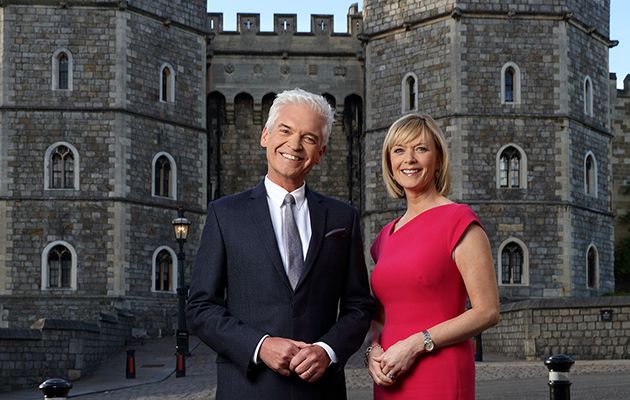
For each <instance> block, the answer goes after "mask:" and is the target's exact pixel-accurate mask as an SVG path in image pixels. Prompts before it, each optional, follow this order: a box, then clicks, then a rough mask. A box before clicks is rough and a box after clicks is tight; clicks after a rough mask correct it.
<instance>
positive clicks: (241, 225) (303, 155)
mask: <svg viewBox="0 0 630 400" xmlns="http://www.w3.org/2000/svg"><path fill="white" fill-rule="evenodd" d="M333 121H334V111H333V110H332V109H331V107H330V106H329V105H328V103H327V102H326V100H325V99H324V98H323V97H322V96H319V95H314V94H312V93H308V92H306V91H303V90H300V89H295V90H289V91H285V92H283V93H280V94H279V95H278V96H277V98H276V99H275V101H274V103H273V105H272V106H271V109H270V110H269V117H268V120H267V123H266V124H265V127H264V129H263V131H262V135H261V138H260V144H261V146H262V147H264V148H265V149H266V155H267V176H266V177H265V179H264V181H263V182H261V183H260V184H259V185H258V186H256V187H254V188H253V189H250V190H248V191H246V192H243V193H240V194H236V195H233V196H229V197H226V198H223V199H220V200H217V201H214V202H211V203H210V204H209V205H208V215H207V218H206V225H205V228H204V231H203V234H202V237H201V242H200V245H199V251H198V254H197V258H196V261H195V265H194V269H193V273H192V279H191V286H190V294H189V300H188V306H187V316H188V321H189V326H190V328H191V331H193V332H194V333H195V334H196V335H197V336H198V337H199V338H200V339H201V340H203V341H204V342H205V343H206V344H208V345H209V346H210V347H211V348H213V349H214V350H215V351H216V352H217V382H218V383H217V399H218V400H222V399H274V400H275V399H280V400H282V399H295V400H305V399H306V400H308V399H345V398H346V389H345V377H344V373H343V366H344V365H345V363H346V361H347V360H348V358H349V357H350V356H351V355H352V354H353V353H354V352H355V351H357V349H358V348H359V347H360V345H361V343H362V342H363V339H364V337H365V334H366V332H367V330H368V328H369V324H370V320H371V317H372V314H373V309H374V303H373V299H372V297H371V295H370V291H369V285H368V279H367V271H366V268H365V261H364V258H363V246H362V241H361V232H360V227H359V215H358V212H357V211H356V209H354V208H352V207H350V206H349V205H347V204H345V203H343V202H341V201H338V200H334V199H331V198H329V197H325V196H323V195H321V194H318V193H315V192H312V191H310V190H309V189H308V188H306V186H305V177H306V175H307V174H308V172H309V171H310V170H311V168H312V167H313V166H315V165H317V164H319V162H320V161H321V159H322V157H323V156H324V153H325V152H326V143H327V141H328V137H329V135H330V132H331V129H332V124H333ZM289 194H290V195H291V196H289Z"/></svg>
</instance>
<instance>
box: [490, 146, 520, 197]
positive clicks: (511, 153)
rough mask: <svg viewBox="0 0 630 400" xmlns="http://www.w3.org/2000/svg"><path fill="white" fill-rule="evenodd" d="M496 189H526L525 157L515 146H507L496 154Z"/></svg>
mask: <svg viewBox="0 0 630 400" xmlns="http://www.w3.org/2000/svg"><path fill="white" fill-rule="evenodd" d="M496 163H497V189H499V188H514V189H518V188H521V189H526V188H527V155H526V154H525V152H524V151H523V150H522V149H521V148H520V147H519V146H517V145H516V144H513V143H510V144H507V145H505V146H503V147H501V149H500V150H499V152H498V153H497V159H496Z"/></svg>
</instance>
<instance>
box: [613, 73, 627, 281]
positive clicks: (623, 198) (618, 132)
mask: <svg viewBox="0 0 630 400" xmlns="http://www.w3.org/2000/svg"><path fill="white" fill-rule="evenodd" d="M610 120H611V125H612V130H613V132H614V134H615V137H614V139H613V152H612V163H613V178H612V184H613V190H612V203H613V211H614V214H615V248H616V249H617V251H618V253H617V252H616V253H615V262H619V263H623V261H624V259H625V260H627V256H625V258H624V255H623V253H624V252H625V254H628V251H630V246H629V245H628V243H629V242H628V241H629V240H630V74H628V75H626V77H625V78H624V80H623V89H617V75H616V74H614V73H611V74H610ZM626 262H627V261H626ZM616 278H617V279H616V280H615V290H616V291H618V292H628V291H630V276H628V275H627V274H626V276H625V277H624V276H621V277H619V276H618V277H616ZM619 278H621V279H619Z"/></svg>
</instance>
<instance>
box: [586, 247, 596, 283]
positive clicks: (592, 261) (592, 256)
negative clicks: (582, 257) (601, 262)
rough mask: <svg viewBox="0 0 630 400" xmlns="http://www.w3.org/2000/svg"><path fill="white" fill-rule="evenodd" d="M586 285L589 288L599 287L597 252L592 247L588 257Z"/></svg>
mask: <svg viewBox="0 0 630 400" xmlns="http://www.w3.org/2000/svg"><path fill="white" fill-rule="evenodd" d="M586 285H587V287H589V288H595V287H596V286H597V250H596V249H595V246H590V247H589V249H588V252H587V255H586Z"/></svg>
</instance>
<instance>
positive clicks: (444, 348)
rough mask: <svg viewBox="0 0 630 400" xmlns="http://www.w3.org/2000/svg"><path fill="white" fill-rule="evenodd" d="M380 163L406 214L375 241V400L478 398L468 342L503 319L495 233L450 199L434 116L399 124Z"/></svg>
mask: <svg viewBox="0 0 630 400" xmlns="http://www.w3.org/2000/svg"><path fill="white" fill-rule="evenodd" d="M382 164H383V175H384V180H385V184H386V186H387V191H388V192H389V194H390V195H391V196H393V197H395V198H401V199H402V198H404V199H405V200H406V203H407V210H406V211H405V213H404V214H403V216H402V217H400V218H397V219H395V220H394V221H392V222H390V223H389V224H387V225H386V226H385V227H384V228H383V230H382V231H381V232H380V233H379V235H378V236H377V238H376V240H375V241H374V244H373V245H372V257H373V259H374V261H375V262H376V266H375V268H374V271H373V272H372V277H371V282H372V288H373V290H374V294H375V296H376V297H377V299H378V300H379V303H380V304H381V306H380V312H379V313H377V317H376V319H375V321H374V324H373V327H376V329H373V331H372V332H373V335H372V343H371V346H370V347H369V348H368V351H367V352H366V359H367V363H368V367H369V371H370V375H371V376H372V379H373V380H374V382H375V385H374V399H375V400H384V399H396V400H400V399H414V400H415V399H441V400H444V399H474V397H475V365H474V361H473V354H472V346H471V342H470V340H469V339H470V338H471V337H472V336H474V335H477V334H478V333H480V332H481V331H483V330H484V329H486V328H488V327H490V326H493V325H495V324H496V323H497V322H498V320H499V296H498V290H497V284H496V279H495V275H494V274H495V273H494V267H493V263H492V256H491V252H490V244H489V242H488V237H487V236H486V234H485V232H484V230H483V228H482V227H481V224H480V222H479V219H478V218H477V216H476V215H475V214H474V212H473V211H472V210H471V209H470V207H468V206H467V205H463V204H457V203H454V202H452V201H451V200H449V199H448V198H446V194H447V193H448V191H449V186H450V178H449V171H448V153H447V149H446V143H445V140H444V137H443V134H442V132H441V130H440V128H439V127H438V126H437V124H436V123H435V121H434V120H433V119H432V118H431V117H430V116H428V115H418V114H409V115H405V116H404V117H402V118H400V119H399V120H397V121H396V122H394V124H393V125H392V126H391V128H390V129H389V131H388V133H387V136H386V137H385V142H384V143H383V157H382ZM467 298H468V299H469V300H470V308H469V309H466V299H467ZM380 326H382V332H378V331H379V329H378V327H380Z"/></svg>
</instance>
